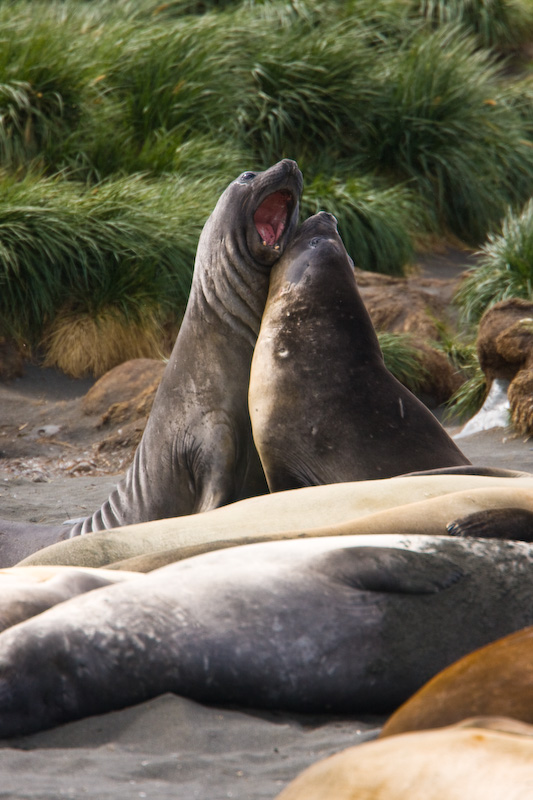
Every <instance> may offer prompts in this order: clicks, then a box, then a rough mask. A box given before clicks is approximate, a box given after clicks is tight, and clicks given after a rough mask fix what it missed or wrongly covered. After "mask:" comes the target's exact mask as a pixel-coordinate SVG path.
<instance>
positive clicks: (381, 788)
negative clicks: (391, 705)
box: [277, 718, 533, 800]
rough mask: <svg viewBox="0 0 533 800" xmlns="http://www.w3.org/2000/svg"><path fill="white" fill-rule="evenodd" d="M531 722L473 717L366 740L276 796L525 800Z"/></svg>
mask: <svg viewBox="0 0 533 800" xmlns="http://www.w3.org/2000/svg"><path fill="white" fill-rule="evenodd" d="M532 775H533V727H531V726H530V725H523V724H522V723H519V722H516V721H514V720H508V719H497V718H496V719H472V720H467V721H465V722H463V723H461V724H459V725H454V726H452V727H449V728H443V729H442V730H439V731H424V732H421V733H408V734H405V735H402V736H394V737H391V738H390V739H386V740H384V741H378V742H364V743H363V744H360V745H358V746H357V747H350V748H349V749H348V750H344V751H343V752H341V753H337V754H336V755H334V756H330V757H329V758H327V759H325V760H324V761H319V762H318V763H316V764H313V766H311V767H309V768H308V769H306V770H305V771H304V772H302V773H301V775H299V776H298V777H297V778H296V779H295V780H294V781H292V783H290V784H289V785H288V786H287V787H286V788H285V789H284V790H283V791H282V792H281V794H280V795H278V798H277V800H367V799H368V800H370V798H371V800H502V798H506V797H509V798H510V797H512V798H513V800H531V797H532V796H533V795H532V786H533V784H532Z"/></svg>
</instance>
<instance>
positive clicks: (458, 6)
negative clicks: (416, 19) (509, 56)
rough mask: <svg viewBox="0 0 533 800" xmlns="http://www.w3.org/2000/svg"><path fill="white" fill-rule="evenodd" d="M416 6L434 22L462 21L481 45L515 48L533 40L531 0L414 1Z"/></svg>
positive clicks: (419, 11) (507, 49)
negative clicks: (532, 34)
mask: <svg viewBox="0 0 533 800" xmlns="http://www.w3.org/2000/svg"><path fill="white" fill-rule="evenodd" d="M414 7H415V9H416V10H417V11H418V13H419V14H421V15H422V16H424V17H425V18H426V19H427V20H428V21H429V22H432V23H434V24H443V23H448V22H452V23H461V24H462V25H464V26H466V27H468V28H469V29H470V30H471V31H472V32H473V33H474V34H475V35H476V38H477V40H478V41H479V43H480V45H481V46H482V47H493V48H496V49H498V50H501V51H510V50H514V49H516V48H517V47H520V45H521V44H523V43H525V42H527V41H529V40H530V39H531V31H532V29H533V6H532V5H531V3H530V2H529V0H415V3H414Z"/></svg>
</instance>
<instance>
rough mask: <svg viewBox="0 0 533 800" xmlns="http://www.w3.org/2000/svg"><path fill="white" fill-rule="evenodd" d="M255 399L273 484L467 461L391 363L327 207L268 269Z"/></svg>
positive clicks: (255, 421) (256, 425) (253, 412)
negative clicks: (387, 363)
mask: <svg viewBox="0 0 533 800" xmlns="http://www.w3.org/2000/svg"><path fill="white" fill-rule="evenodd" d="M249 407H250V417H251V420H252V429H253V436H254V441H255V444H256V447H257V450H258V452H259V455H260V458H261V462H262V464H263V468H264V470H265V474H266V478H267V482H268V486H269V488H270V490H271V491H279V490H281V489H292V488H296V487H299V486H310V485H316V484H321V483H334V482H338V481H353V480H367V479H369V478H388V477H391V476H392V475H399V474H401V473H406V472H412V471H414V470H426V469H434V468H438V467H449V466H456V465H465V464H470V462H469V460H468V459H467V458H466V456H464V455H463V453H461V451H460V450H459V448H458V447H457V446H456V444H455V443H454V442H453V441H452V440H451V439H450V437H449V436H448V434H447V433H446V432H445V430H444V428H443V427H442V426H441V425H440V424H439V422H438V421H437V420H436V419H435V417H434V416H433V414H432V413H431V412H430V411H429V410H428V409H427V408H426V406H424V405H423V403H421V402H420V401H419V400H418V399H417V398H416V397H415V396H414V395H413V394H412V393H411V392H410V391H409V390H408V389H406V388H405V387H404V386H403V385H402V384H401V383H400V382H399V381H397V380H396V378H394V377H393V376H392V375H391V373H390V372H389V371H388V369H387V368H386V367H385V364H384V362H383V357H382V354H381V349H380V346H379V342H378V339H377V336H376V333H375V331H374V327H373V325H372V322H371V320H370V316H369V314H368V312H367V310H366V308H365V306H364V304H363V301H362V299H361V297H360V295H359V292H358V289H357V285H356V282H355V277H354V272H353V265H352V262H351V259H350V257H349V256H348V254H347V252H346V250H345V248H344V245H343V243H342V240H341V238H340V236H339V234H338V232H337V224H336V220H335V217H333V216H332V215H331V214H328V213H326V212H320V213H319V214H316V215H315V216H314V217H310V218H309V219H308V220H306V221H305V222H304V223H303V224H302V226H301V227H300V229H299V230H298V232H297V233H296V234H295V236H294V237H293V239H292V241H291V243H290V245H289V246H288V247H287V248H286V250H285V252H284V254H283V256H282V258H281V259H280V260H279V261H278V263H277V264H276V266H275V267H274V268H273V270H272V273H271V277H270V289H269V293H268V298H267V303H266V307H265V312H264V314H263V320H262V323H261V329H260V332H259V337H258V340H257V344H256V346H255V351H254V357H253V361H252V369H251V374H250V391H249Z"/></svg>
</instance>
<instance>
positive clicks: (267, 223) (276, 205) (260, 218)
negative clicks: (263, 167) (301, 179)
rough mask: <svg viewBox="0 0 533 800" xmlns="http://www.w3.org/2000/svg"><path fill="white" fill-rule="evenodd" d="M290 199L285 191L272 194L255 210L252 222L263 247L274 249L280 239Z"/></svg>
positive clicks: (285, 223)
mask: <svg viewBox="0 0 533 800" xmlns="http://www.w3.org/2000/svg"><path fill="white" fill-rule="evenodd" d="M291 199H292V195H291V193H290V192H287V191H285V190H283V191H279V192H273V193H272V194H269V195H268V196H267V197H266V198H265V199H264V200H263V202H262V203H261V205H260V206H259V208H257V210H256V212H255V214H254V222H255V227H256V228H257V232H258V233H259V235H260V237H261V241H262V243H263V246H265V247H266V246H268V245H269V246H270V247H274V246H275V245H276V242H278V241H279V239H280V238H281V236H282V234H283V231H284V230H285V227H286V225H287V220H288V217H289V206H290V202H291ZM278 248H279V246H278ZM278 248H276V249H278Z"/></svg>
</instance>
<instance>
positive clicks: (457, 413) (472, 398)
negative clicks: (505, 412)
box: [445, 339, 487, 422]
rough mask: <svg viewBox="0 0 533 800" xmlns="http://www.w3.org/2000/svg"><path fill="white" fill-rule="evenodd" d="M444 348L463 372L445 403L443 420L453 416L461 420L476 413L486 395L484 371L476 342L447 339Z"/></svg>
mask: <svg viewBox="0 0 533 800" xmlns="http://www.w3.org/2000/svg"><path fill="white" fill-rule="evenodd" d="M445 349H446V351H447V353H448V355H449V358H450V359H451V360H452V361H453V363H454V364H455V365H456V366H457V367H458V368H459V369H460V370H461V372H463V374H464V376H465V381H464V383H463V384H462V385H461V386H460V387H459V388H458V389H457V391H456V392H454V394H453V395H452V396H451V397H450V399H449V400H448V402H447V403H446V413H445V420H446V421H448V422H450V421H451V420H452V419H453V418H455V419H457V420H460V421H463V420H467V419H470V417H473V416H474V414H476V413H477V412H478V411H479V409H480V408H481V406H482V405H483V402H484V400H485V397H486V395H487V381H486V378H485V373H484V372H483V370H482V369H481V367H480V365H479V360H478V357H477V351H476V343H475V342H472V341H470V342H466V343H462V342H460V340H457V339H455V340H454V339H448V340H447V341H446V343H445Z"/></svg>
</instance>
